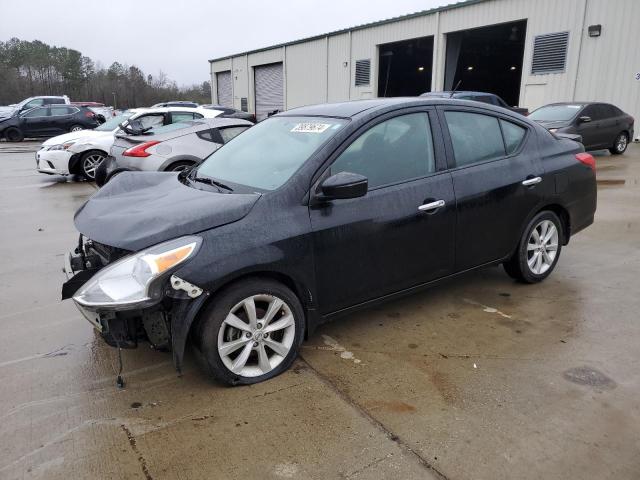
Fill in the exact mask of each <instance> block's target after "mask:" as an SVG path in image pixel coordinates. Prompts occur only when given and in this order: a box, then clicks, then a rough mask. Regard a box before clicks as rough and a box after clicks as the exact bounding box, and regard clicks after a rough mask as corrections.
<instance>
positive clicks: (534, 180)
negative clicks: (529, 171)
mask: <svg viewBox="0 0 640 480" xmlns="http://www.w3.org/2000/svg"><path fill="white" fill-rule="evenodd" d="M541 181H542V177H533V178H527V179H526V180H523V182H522V184H523V185H524V186H525V187H530V186H531V185H537V184H538V183H540V182H541Z"/></svg>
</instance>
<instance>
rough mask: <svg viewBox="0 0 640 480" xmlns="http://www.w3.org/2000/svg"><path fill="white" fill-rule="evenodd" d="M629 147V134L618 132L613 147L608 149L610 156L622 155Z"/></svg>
mask: <svg viewBox="0 0 640 480" xmlns="http://www.w3.org/2000/svg"><path fill="white" fill-rule="evenodd" d="M628 146H629V134H628V133H627V132H620V133H619V134H618V136H617V137H616V139H615V141H614V142H613V146H612V147H611V148H610V149H609V151H610V152H611V154H612V155H622V154H623V153H624V152H625V151H626V150H627V147H628Z"/></svg>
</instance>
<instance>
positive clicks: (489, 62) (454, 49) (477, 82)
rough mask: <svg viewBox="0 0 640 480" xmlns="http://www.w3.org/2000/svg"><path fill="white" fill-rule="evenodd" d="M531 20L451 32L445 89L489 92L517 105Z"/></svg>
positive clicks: (510, 103)
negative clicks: (528, 23)
mask: <svg viewBox="0 0 640 480" xmlns="http://www.w3.org/2000/svg"><path fill="white" fill-rule="evenodd" d="M526 32H527V21H526V20H522V21H519V22H513V23H504V24H501V25H493V26H491V27H482V28H475V29H473V30H464V31H462V32H454V33H449V34H447V56H446V64H445V65H446V66H445V76H444V85H445V90H452V89H453V88H454V87H455V86H456V85H457V84H458V82H459V81H461V83H460V86H459V87H458V90H470V91H478V92H489V93H494V94H496V95H499V96H500V97H502V98H503V99H504V101H505V102H507V103H508V104H509V105H512V106H516V105H517V104H518V99H519V98H520V82H521V78H522V60H523V57H524V41H525V35H526Z"/></svg>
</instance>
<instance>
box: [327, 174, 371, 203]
mask: <svg viewBox="0 0 640 480" xmlns="http://www.w3.org/2000/svg"><path fill="white" fill-rule="evenodd" d="M368 188H369V180H367V177H365V176H363V175H359V174H357V173H350V172H340V173H336V174H335V175H332V176H330V177H329V178H327V179H326V180H325V181H324V182H322V185H320V190H321V191H322V197H323V199H325V200H339V199H347V198H357V197H363V196H364V195H365V194H366V193H367V189H368Z"/></svg>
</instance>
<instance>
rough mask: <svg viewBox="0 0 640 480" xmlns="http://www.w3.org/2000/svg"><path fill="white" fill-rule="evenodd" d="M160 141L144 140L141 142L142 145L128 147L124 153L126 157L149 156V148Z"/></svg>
mask: <svg viewBox="0 0 640 480" xmlns="http://www.w3.org/2000/svg"><path fill="white" fill-rule="evenodd" d="M159 143H160V142H158V141H153V142H144V143H141V144H140V145H136V146H135V147H131V148H127V149H126V150H125V151H124V152H123V153H122V155H124V156H125V157H148V156H150V155H151V154H150V153H149V152H147V148H151V147H153V146H154V145H157V144H159Z"/></svg>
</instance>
